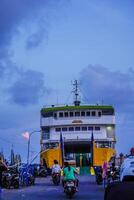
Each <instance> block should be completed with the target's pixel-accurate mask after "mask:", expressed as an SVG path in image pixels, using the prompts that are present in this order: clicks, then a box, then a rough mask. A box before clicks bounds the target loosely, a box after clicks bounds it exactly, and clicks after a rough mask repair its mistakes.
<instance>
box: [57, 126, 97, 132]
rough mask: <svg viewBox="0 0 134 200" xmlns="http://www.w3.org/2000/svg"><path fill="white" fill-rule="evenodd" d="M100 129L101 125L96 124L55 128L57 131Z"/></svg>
mask: <svg viewBox="0 0 134 200" xmlns="http://www.w3.org/2000/svg"><path fill="white" fill-rule="evenodd" d="M93 130H95V131H100V127H99V126H95V127H92V126H82V127H80V126H76V127H62V128H59V127H58V128H55V131H56V132H61V131H63V132H65V131H93Z"/></svg>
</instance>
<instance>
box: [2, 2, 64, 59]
mask: <svg viewBox="0 0 134 200" xmlns="http://www.w3.org/2000/svg"><path fill="white" fill-rule="evenodd" d="M60 1H61V0H12V1H10V0H1V2H0V47H3V48H5V47H7V46H8V45H9V44H10V42H11V40H12V38H13V36H14V34H16V33H18V32H19V29H18V28H19V27H20V26H21V25H23V26H24V24H27V23H28V22H29V23H30V24H31V23H32V22H33V21H36V22H37V23H38V22H39V21H38V20H39V19H40V17H41V12H40V11H41V10H43V9H47V8H50V7H51V8H53V7H55V6H56V5H57V4H58V2H60ZM43 13H45V12H43ZM37 25H38V24H37ZM39 26H40V24H39ZM45 29H46V24H44V27H43V29H42V30H41V32H42V33H43V31H44V30H45ZM42 33H41V34H42ZM37 38H38V39H37ZM39 38H40V39H41V38H42V39H43V36H42V35H41V37H40V35H39V33H38V34H37V33H35V35H34V36H32V37H31V40H32V42H31V43H32V45H33V46H35V44H36V45H37V43H38V42H39V44H40V40H39ZM6 50H7V49H6ZM3 51H4V49H2V51H1V50H0V57H1V55H2V54H3Z"/></svg>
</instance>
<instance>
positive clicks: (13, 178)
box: [2, 170, 19, 189]
mask: <svg viewBox="0 0 134 200" xmlns="http://www.w3.org/2000/svg"><path fill="white" fill-rule="evenodd" d="M2 186H3V187H4V188H7V189H10V188H11V187H14V188H15V189H18V188H19V174H18V173H15V172H10V170H8V171H7V172H3V173H2Z"/></svg>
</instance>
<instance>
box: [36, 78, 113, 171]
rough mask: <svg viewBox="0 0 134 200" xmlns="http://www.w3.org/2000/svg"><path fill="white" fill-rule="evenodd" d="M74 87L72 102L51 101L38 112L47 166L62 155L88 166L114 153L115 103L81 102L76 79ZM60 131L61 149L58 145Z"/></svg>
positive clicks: (106, 158)
mask: <svg viewBox="0 0 134 200" xmlns="http://www.w3.org/2000/svg"><path fill="white" fill-rule="evenodd" d="M74 87H75V90H74V96H75V99H74V103H73V104H72V105H63V106H59V105H52V106H48V107H43V108H42V109H41V112H40V113H41V121H40V126H41V154H40V158H41V162H45V164H46V165H47V167H48V168H51V167H52V165H53V160H54V159H57V160H58V161H59V163H60V164H61V165H63V159H73V160H75V162H76V166H77V167H85V166H89V165H90V164H91V160H93V163H92V164H93V165H94V166H100V165H102V164H103V162H105V161H109V160H110V158H111V157H112V156H113V155H114V154H115V143H116V138H115V111H114V107H113V106H111V105H98V104H97V105H96V104H94V105H84V104H81V102H80V100H79V93H78V82H77V80H76V81H75V82H74ZM61 134H62V139H63V149H62V151H63V152H61V148H60V139H61ZM92 136H93V138H94V140H93V141H92ZM92 142H93V146H92ZM62 155H63V157H64V158H63V159H62ZM91 158H93V159H91Z"/></svg>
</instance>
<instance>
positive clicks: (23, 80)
mask: <svg viewBox="0 0 134 200" xmlns="http://www.w3.org/2000/svg"><path fill="white" fill-rule="evenodd" d="M8 91H9V95H10V101H11V102H13V103H15V104H18V105H22V106H25V105H30V104H37V103H38V102H39V100H40V98H41V97H42V96H43V95H45V94H46V92H47V89H46V88H45V86H44V75H43V73H41V72H38V71H34V70H27V71H21V73H20V77H19V78H18V79H17V80H16V81H15V83H14V84H13V85H12V86H11V87H10V88H9V89H8Z"/></svg>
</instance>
